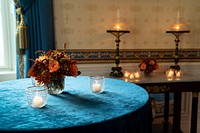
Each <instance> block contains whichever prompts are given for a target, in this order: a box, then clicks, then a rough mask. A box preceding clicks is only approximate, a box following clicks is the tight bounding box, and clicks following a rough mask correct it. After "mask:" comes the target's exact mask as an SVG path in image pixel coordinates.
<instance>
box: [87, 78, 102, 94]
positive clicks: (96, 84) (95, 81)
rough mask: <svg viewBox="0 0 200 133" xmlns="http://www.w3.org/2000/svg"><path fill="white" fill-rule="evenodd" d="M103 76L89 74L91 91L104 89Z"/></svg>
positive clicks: (96, 91) (95, 91)
mask: <svg viewBox="0 0 200 133" xmlns="http://www.w3.org/2000/svg"><path fill="white" fill-rule="evenodd" d="M104 84H105V78H104V76H90V89H91V91H92V92H93V93H102V92H103V91H104Z"/></svg>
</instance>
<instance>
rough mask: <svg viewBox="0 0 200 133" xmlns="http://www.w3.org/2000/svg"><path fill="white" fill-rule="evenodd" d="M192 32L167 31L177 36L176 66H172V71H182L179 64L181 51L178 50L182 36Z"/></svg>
mask: <svg viewBox="0 0 200 133" xmlns="http://www.w3.org/2000/svg"><path fill="white" fill-rule="evenodd" d="M189 32H190V31H189V30H182V31H181V30H177V31H166V33H172V34H173V35H175V40H174V42H175V44H176V47H175V55H174V63H175V64H174V65H172V66H170V68H172V69H175V70H180V66H179V65H178V62H179V53H178V52H179V50H178V45H179V42H180V39H179V37H180V35H182V34H183V33H189Z"/></svg>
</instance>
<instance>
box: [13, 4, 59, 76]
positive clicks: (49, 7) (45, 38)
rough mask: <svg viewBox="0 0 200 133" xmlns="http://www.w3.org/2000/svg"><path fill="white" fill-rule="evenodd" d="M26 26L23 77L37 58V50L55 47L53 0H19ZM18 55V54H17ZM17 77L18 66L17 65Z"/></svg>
mask: <svg viewBox="0 0 200 133" xmlns="http://www.w3.org/2000/svg"><path fill="white" fill-rule="evenodd" d="M19 2H20V6H21V8H22V13H23V14H24V20H25V23H26V25H27V27H28V48H27V49H25V50H24V57H23V58H24V59H23V60H24V77H28V75H27V73H28V70H29V69H30V67H31V66H32V65H33V62H32V61H31V60H30V59H35V58H37V56H38V55H36V54H35V52H36V51H38V50H43V51H48V50H49V49H55V39H54V18H53V0H19ZM17 56H19V55H17ZM17 78H20V77H19V66H18V65H17Z"/></svg>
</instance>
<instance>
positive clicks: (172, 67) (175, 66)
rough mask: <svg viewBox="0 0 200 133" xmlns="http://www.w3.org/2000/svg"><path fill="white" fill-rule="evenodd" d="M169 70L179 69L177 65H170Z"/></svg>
mask: <svg viewBox="0 0 200 133" xmlns="http://www.w3.org/2000/svg"><path fill="white" fill-rule="evenodd" d="M170 68H171V69H174V70H180V69H181V68H180V66H179V65H174V66H173V65H172V66H170Z"/></svg>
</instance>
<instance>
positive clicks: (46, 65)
mask: <svg viewBox="0 0 200 133" xmlns="http://www.w3.org/2000/svg"><path fill="white" fill-rule="evenodd" d="M38 52H39V53H41V54H40V56H39V57H38V58H37V59H35V60H33V61H34V65H33V66H32V67H31V68H30V70H29V72H28V76H31V77H34V78H35V80H37V82H38V83H39V84H45V85H47V84H49V83H51V82H52V81H54V80H56V79H59V78H63V77H65V76H73V77H76V76H78V75H79V74H80V71H78V68H77V66H76V61H75V60H73V59H71V58H70V57H69V56H67V55H66V54H65V51H62V52H59V51H58V50H49V51H48V52H45V51H37V53H38Z"/></svg>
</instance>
